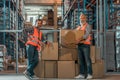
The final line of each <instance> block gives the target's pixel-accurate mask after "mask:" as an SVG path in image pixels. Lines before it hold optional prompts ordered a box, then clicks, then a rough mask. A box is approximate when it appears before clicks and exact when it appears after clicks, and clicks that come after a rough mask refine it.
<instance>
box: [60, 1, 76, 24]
mask: <svg viewBox="0 0 120 80" xmlns="http://www.w3.org/2000/svg"><path fill="white" fill-rule="evenodd" d="M75 2H76V0H74V1H73V2H72V4H71V6H70V7H69V9H68V11H67V12H66V13H65V16H64V17H63V19H62V22H63V21H64V20H65V19H66V17H67V16H68V14H69V13H70V11H71V9H72V7H73V5H74V4H75Z"/></svg>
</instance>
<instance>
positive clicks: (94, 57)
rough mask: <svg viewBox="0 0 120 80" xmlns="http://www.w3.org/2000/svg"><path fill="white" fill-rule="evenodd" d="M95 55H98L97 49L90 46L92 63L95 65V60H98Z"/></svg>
mask: <svg viewBox="0 0 120 80" xmlns="http://www.w3.org/2000/svg"><path fill="white" fill-rule="evenodd" d="M95 54H96V47H95V46H90V57H91V61H92V63H95V59H96V56H95Z"/></svg>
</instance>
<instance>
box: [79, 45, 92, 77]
mask: <svg viewBox="0 0 120 80" xmlns="http://www.w3.org/2000/svg"><path fill="white" fill-rule="evenodd" d="M78 55H79V61H80V74H81V75H85V74H86V73H87V74H90V75H92V63H91V58H90V45H85V44H79V45H78Z"/></svg>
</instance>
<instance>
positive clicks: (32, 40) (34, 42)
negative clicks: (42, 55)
mask: <svg viewBox="0 0 120 80" xmlns="http://www.w3.org/2000/svg"><path fill="white" fill-rule="evenodd" d="M36 23H37V26H36V27H33V30H31V32H28V33H27V34H28V38H27V42H26V47H27V48H26V51H27V57H28V67H27V70H26V71H25V72H24V74H26V75H27V76H30V77H31V78H37V77H36V76H35V75H34V71H33V70H34V68H35V67H36V66H37V64H38V61H39V56H38V51H40V50H41V46H42V45H44V43H43V36H42V32H41V31H40V28H41V26H42V20H41V19H38V20H37V21H36Z"/></svg>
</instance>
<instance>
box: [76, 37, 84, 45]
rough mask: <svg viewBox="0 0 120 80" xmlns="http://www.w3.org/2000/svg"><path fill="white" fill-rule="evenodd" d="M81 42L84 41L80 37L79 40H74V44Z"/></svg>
mask: <svg viewBox="0 0 120 80" xmlns="http://www.w3.org/2000/svg"><path fill="white" fill-rule="evenodd" d="M82 41H84V39H83V38H82V37H81V38H79V39H77V40H76V44H78V43H81V42H82Z"/></svg>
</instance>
